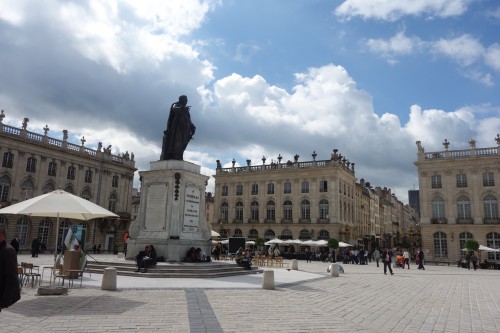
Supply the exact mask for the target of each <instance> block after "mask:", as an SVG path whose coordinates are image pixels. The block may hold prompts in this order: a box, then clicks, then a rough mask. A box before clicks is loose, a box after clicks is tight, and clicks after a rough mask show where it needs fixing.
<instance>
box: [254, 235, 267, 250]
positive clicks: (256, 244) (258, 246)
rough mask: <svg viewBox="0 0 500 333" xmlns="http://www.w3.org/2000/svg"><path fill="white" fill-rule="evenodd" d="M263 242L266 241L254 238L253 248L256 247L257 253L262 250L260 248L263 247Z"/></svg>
mask: <svg viewBox="0 0 500 333" xmlns="http://www.w3.org/2000/svg"><path fill="white" fill-rule="evenodd" d="M265 242H266V240H265V239H264V238H261V237H257V238H255V246H256V247H257V249H258V250H259V251H260V250H261V249H262V246H264V243H265Z"/></svg>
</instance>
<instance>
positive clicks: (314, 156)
mask: <svg viewBox="0 0 500 333" xmlns="http://www.w3.org/2000/svg"><path fill="white" fill-rule="evenodd" d="M316 156H318V154H316V150H315V151H313V153H312V158H313V161H316Z"/></svg>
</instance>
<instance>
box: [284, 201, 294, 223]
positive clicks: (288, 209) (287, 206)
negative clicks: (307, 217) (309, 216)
mask: <svg viewBox="0 0 500 333" xmlns="http://www.w3.org/2000/svg"><path fill="white" fill-rule="evenodd" d="M283 218H284V219H285V220H291V219H292V202H291V201H290V200H287V201H285V202H284V203H283Z"/></svg>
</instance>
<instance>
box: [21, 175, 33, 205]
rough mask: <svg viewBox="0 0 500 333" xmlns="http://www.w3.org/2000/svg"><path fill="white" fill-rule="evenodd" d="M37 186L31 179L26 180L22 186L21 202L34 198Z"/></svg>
mask: <svg viewBox="0 0 500 333" xmlns="http://www.w3.org/2000/svg"><path fill="white" fill-rule="evenodd" d="M34 188H35V185H34V184H33V181H32V180H31V179H26V180H25V181H24V182H23V183H22V185H21V200H26V199H31V198H33V191H34Z"/></svg>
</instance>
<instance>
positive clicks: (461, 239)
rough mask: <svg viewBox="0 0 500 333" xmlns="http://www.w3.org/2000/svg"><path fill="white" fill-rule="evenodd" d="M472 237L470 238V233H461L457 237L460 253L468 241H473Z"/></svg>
mask: <svg viewBox="0 0 500 333" xmlns="http://www.w3.org/2000/svg"><path fill="white" fill-rule="evenodd" d="M473 239H474V237H473V236H472V234H471V233H470V232H462V233H460V235H458V241H459V245H460V249H459V250H460V251H462V249H463V248H464V247H465V242H467V241H468V240H473Z"/></svg>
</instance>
